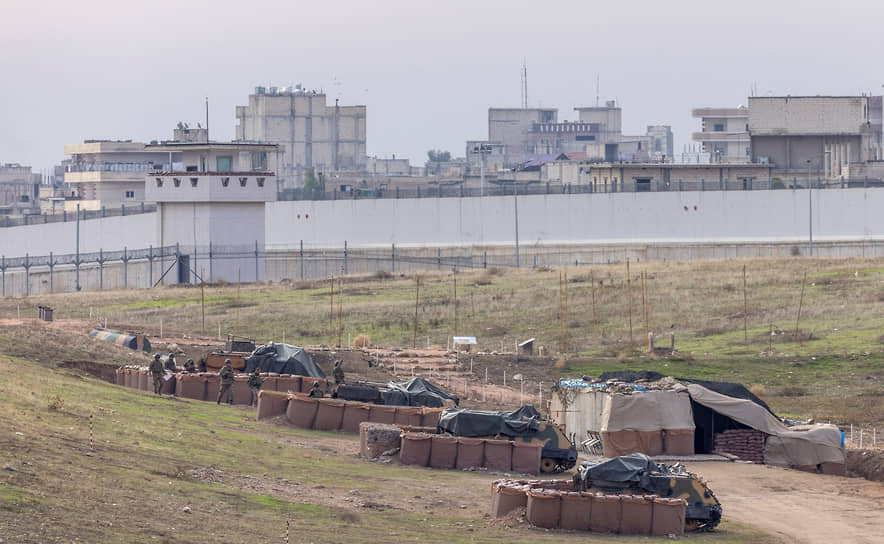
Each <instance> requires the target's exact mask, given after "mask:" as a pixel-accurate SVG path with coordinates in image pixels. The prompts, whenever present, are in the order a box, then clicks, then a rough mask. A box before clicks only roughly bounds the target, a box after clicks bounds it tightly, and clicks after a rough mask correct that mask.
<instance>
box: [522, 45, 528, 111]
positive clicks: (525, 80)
mask: <svg viewBox="0 0 884 544" xmlns="http://www.w3.org/2000/svg"><path fill="white" fill-rule="evenodd" d="M522 109H528V64H527V63H526V60H525V57H522Z"/></svg>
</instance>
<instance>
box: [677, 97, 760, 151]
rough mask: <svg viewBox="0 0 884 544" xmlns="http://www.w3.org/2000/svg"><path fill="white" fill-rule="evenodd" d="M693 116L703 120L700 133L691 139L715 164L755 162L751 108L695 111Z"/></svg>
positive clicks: (702, 109)
mask: <svg viewBox="0 0 884 544" xmlns="http://www.w3.org/2000/svg"><path fill="white" fill-rule="evenodd" d="M691 115H693V116H694V117H696V118H699V119H700V132H694V133H693V135H692V136H691V139H693V140H694V141H695V142H698V143H699V144H700V145H701V146H702V152H704V153H708V154H709V157H710V159H711V160H712V161H713V162H750V161H751V160H752V149H751V146H750V143H749V109H748V108H746V107H745V106H739V107H737V108H694V110H693V111H692V112H691Z"/></svg>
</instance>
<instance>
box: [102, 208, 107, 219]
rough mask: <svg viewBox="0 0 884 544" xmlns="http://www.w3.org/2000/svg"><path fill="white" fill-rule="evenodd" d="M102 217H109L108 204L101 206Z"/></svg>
mask: <svg viewBox="0 0 884 544" xmlns="http://www.w3.org/2000/svg"><path fill="white" fill-rule="evenodd" d="M101 217H107V207H106V206H102V207H101Z"/></svg>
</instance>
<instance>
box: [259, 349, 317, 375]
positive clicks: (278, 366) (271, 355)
mask: <svg viewBox="0 0 884 544" xmlns="http://www.w3.org/2000/svg"><path fill="white" fill-rule="evenodd" d="M255 368H259V369H261V372H277V373H279V374H297V375H299V376H309V377H311V378H325V373H324V372H323V371H322V369H321V368H319V366H317V364H316V363H314V362H313V358H312V357H310V354H309V353H307V352H306V351H304V349H303V348H299V347H297V346H290V345H288V344H267V345H264V346H261V347H259V348H257V349H256V350H255V351H253V352H252V354H251V355H249V356H248V357H247V358H246V369H245V371H246V372H254V370H255Z"/></svg>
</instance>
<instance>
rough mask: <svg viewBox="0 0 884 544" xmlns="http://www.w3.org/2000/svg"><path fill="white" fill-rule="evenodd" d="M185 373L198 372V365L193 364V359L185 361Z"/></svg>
mask: <svg viewBox="0 0 884 544" xmlns="http://www.w3.org/2000/svg"><path fill="white" fill-rule="evenodd" d="M184 372H196V365H195V364H193V359H188V360H186V361H184Z"/></svg>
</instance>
